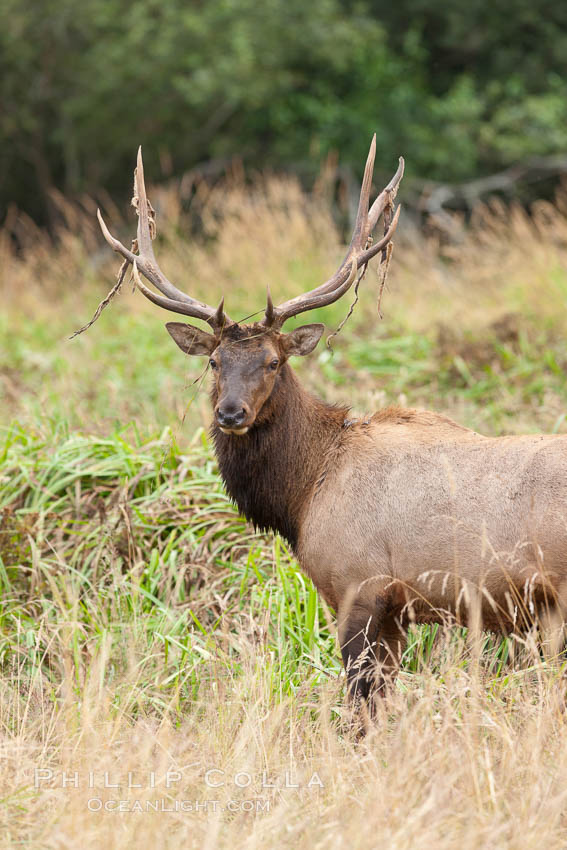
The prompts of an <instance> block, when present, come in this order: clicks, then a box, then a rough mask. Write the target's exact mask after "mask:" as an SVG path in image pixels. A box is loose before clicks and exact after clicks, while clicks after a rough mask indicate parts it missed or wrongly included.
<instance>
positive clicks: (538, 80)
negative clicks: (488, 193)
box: [0, 0, 567, 226]
mask: <svg viewBox="0 0 567 850" xmlns="http://www.w3.org/2000/svg"><path fill="white" fill-rule="evenodd" d="M566 55H567V7H566V6H565V4H563V3H557V2H553V0H474V2H469V3H466V4H463V3H459V2H452V3H447V2H444V0H400V2H398V3H394V4H392V3H384V2H378V0H356V2H353V0H312V2H310V3H304V2H301V0H266V2H263V3H262V4H261V5H260V6H259V5H258V3H256V2H253V0H207V2H206V3H205V2H196V0H193V2H189V3H188V2H186V1H185V0H167V2H157V0H136V2H132V0H84V2H83V3H81V6H80V8H78V7H77V4H76V3H75V2H72V0H40V2H38V3H33V4H24V3H22V2H21V0H4V2H3V3H2V4H1V6H0V103H1V104H2V109H1V110H0V211H1V210H2V209H4V210H6V209H7V207H8V204H12V203H15V204H17V205H18V207H20V208H21V209H24V210H25V211H26V212H28V213H29V214H30V215H31V216H32V217H33V218H34V219H36V220H38V221H42V222H45V221H48V220H49V221H50V222H51V225H52V226H53V224H54V219H56V218H57V207H56V205H55V203H54V200H53V190H58V191H62V192H64V193H65V194H66V195H67V196H70V195H73V196H77V195H79V194H81V193H83V192H85V191H87V192H88V193H89V194H91V195H92V194H93V193H95V192H98V193H100V194H101V195H102V192H103V190H104V191H106V192H109V193H110V194H111V195H112V196H114V197H115V198H117V199H120V200H124V199H125V198H127V196H128V192H129V190H130V179H131V170H132V163H133V157H134V153H135V150H136V148H137V146H138V145H139V144H140V143H142V144H143V145H144V148H145V150H146V164H147V167H148V169H149V173H150V174H153V175H154V176H156V177H158V176H160V175H162V176H164V177H169V176H172V175H175V176H181V175H182V174H183V173H184V172H186V171H187V170H188V169H191V168H192V167H194V166H196V165H199V164H203V163H206V162H207V163H209V166H208V172H209V173H210V172H211V171H212V172H215V171H216V170H219V169H220V170H222V167H223V164H225V163H226V162H227V161H228V162H230V161H231V160H232V159H233V158H234V157H238V158H240V159H241V160H243V161H244V163H245V165H246V166H249V167H254V168H256V167H258V166H260V167H266V166H269V167H276V168H279V169H281V168H282V167H290V168H292V169H293V170H294V171H295V172H299V173H301V174H302V175H303V176H304V177H305V178H308V179H312V178H313V177H314V176H315V175H316V173H317V171H318V168H319V166H320V165H321V163H322V162H323V160H324V158H325V157H326V155H327V154H328V153H329V152H332V151H338V152H339V153H340V161H341V164H342V166H343V167H344V168H346V169H347V171H348V169H351V170H353V169H354V171H355V172H357V173H360V170H361V169H362V166H363V163H364V158H365V155H366V151H367V146H368V140H369V138H370V136H371V134H372V133H373V132H374V131H376V132H377V134H378V153H377V163H378V164H379V167H380V168H384V169H386V170H389V169H390V168H391V167H392V166H395V163H396V161H397V157H398V156H399V155H400V154H403V155H404V156H405V157H406V159H407V163H408V177H407V179H406V186H405V189H404V191H406V193H407V192H409V189H410V186H411V182H410V181H411V178H413V179H414V181H415V180H416V179H417V178H422V179H425V180H440V181H443V182H447V181H449V182H450V181H463V180H471V179H472V178H475V177H476V178H478V177H481V176H483V175H487V174H492V173H493V172H495V171H499V170H500V169H502V168H505V167H507V166H510V165H512V164H514V163H516V162H518V161H519V160H525V159H527V158H531V157H542V156H546V155H552V154H555V155H559V154H562V155H563V156H564V154H565V150H566V148H567V129H566V128H567V79H566V77H565V56H566ZM563 164H564V166H565V163H563ZM533 176H534V175H532V177H533ZM541 176H542V174H538V173H536V174H535V177H536V178H537V177H539V178H540V179H541ZM422 188H423V186H422V184H421V183H420V182H419V181H417V183H414V193H415V192H417V193H418V194H419V193H420V192H421V190H422ZM514 190H515V191H517V190H518V187H517V186H515V187H514ZM544 190H545V191H546V193H547V194H548V196H549V195H550V192H549V186H546V185H545V184H544V186H543V187H542V186H541V184H540V185H536V186H535V187H534V185H533V184H532V185H528V186H524V187H523V188H522V193H523V194H522V197H523V198H524V199H527V200H529V199H533V198H536V197H539V196H540V195H541V193H542V191H544ZM1 218H3V215H2V214H1V212H0V219H1Z"/></svg>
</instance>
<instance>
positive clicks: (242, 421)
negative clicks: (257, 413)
mask: <svg viewBox="0 0 567 850" xmlns="http://www.w3.org/2000/svg"><path fill="white" fill-rule="evenodd" d="M215 416H216V420H217V423H218V426H219V428H220V429H221V431H222V432H223V434H236V435H237V436H239V437H241V436H242V435H243V434H246V433H247V431H248V429H249V427H250V425H251V424H252V423H251V421H250V420H251V419H252V417H251V411H250V409H249V408H248V405H246V404H245V403H244V402H242V401H241V400H240V399H221V401H219V403H218V404H217V406H216V407H215Z"/></svg>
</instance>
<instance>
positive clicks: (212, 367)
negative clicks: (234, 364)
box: [209, 357, 217, 369]
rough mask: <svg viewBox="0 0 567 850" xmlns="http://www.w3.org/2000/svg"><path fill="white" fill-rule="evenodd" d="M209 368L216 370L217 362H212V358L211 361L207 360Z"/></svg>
mask: <svg viewBox="0 0 567 850" xmlns="http://www.w3.org/2000/svg"><path fill="white" fill-rule="evenodd" d="M209 366H210V367H211V369H216V368H217V361H216V360H213V358H212V357H211V359H210V360H209Z"/></svg>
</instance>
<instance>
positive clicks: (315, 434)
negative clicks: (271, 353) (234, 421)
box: [211, 363, 348, 549]
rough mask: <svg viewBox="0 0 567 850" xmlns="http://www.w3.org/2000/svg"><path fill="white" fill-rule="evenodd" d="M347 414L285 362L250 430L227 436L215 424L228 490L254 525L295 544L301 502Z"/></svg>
mask: <svg viewBox="0 0 567 850" xmlns="http://www.w3.org/2000/svg"><path fill="white" fill-rule="evenodd" d="M212 401H213V406H214V404H215V402H216V398H215V395H214V391H213V396H212ZM347 413H348V409H347V408H344V407H343V408H341V407H333V406H331V405H328V404H325V403H324V402H322V401H319V400H318V399H316V398H315V397H314V396H312V395H310V394H309V393H308V392H307V391H306V390H304V389H303V387H302V386H301V384H300V383H299V380H298V378H297V376H296V375H295V373H294V371H293V370H292V369H291V367H290V366H289V364H287V363H286V364H284V365H283V366H282V368H281V370H280V373H279V375H278V379H277V381H276V384H275V386H274V389H273V391H272V394H271V395H270V398H269V399H268V401H267V402H266V403H265V404H264V407H263V408H262V410H261V411H260V414H259V415H258V417H257V419H256V423H255V424H254V426H253V427H252V428H251V429H250V431H249V432H248V433H247V434H245V435H244V436H242V437H237V436H232V435H227V434H223V433H222V431H220V429H219V428H218V427H217V426H216V425H213V428H212V432H211V433H212V437H213V440H214V444H215V450H216V455H217V459H218V463H219V469H220V473H221V476H222V479H223V481H224V483H225V486H226V489H227V492H228V494H229V496H230V497H231V498H232V499H234V501H235V502H236V504H237V506H238V509H239V510H240V512H241V513H242V514H244V516H245V517H246V518H247V519H248V520H250V521H251V522H253V523H254V525H255V527H256V528H259V529H263V530H271V531H276V532H279V533H280V534H281V535H282V537H285V538H286V540H287V541H288V542H289V543H290V545H291V546H292V548H293V549H295V548H296V547H297V541H298V536H299V523H300V517H301V513H302V509H303V506H304V504H305V501H306V499H307V498H309V495H310V493H311V492H312V489H313V486H314V484H315V482H316V481H317V479H318V477H319V476H320V475H321V473H322V471H323V469H324V464H325V459H326V456H327V454H328V452H329V450H330V449H331V447H332V445H333V443H335V442H336V440H337V438H338V436H339V434H340V433H341V430H342V428H343V423H344V420H345V418H346V415H347Z"/></svg>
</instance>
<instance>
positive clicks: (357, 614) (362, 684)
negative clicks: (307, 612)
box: [339, 597, 388, 703]
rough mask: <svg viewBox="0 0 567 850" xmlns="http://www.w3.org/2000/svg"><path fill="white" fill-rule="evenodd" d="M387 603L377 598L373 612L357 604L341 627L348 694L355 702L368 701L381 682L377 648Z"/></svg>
mask: <svg viewBox="0 0 567 850" xmlns="http://www.w3.org/2000/svg"><path fill="white" fill-rule="evenodd" d="M387 607H388V603H387V601H386V600H385V599H383V598H381V597H378V598H377V599H376V604H375V606H374V610H371V609H369V608H368V605H362V604H360V603H358V602H354V603H353V604H352V605H351V606H350V608H349V611H348V613H347V615H346V617H345V618H344V619H343V622H342V623H341V624H340V626H339V636H340V645H341V654H342V657H343V664H344V666H345V670H346V674H347V687H348V694H349V697H350V699H351V700H352V702H354V703H357V702H360V700H361V699H364V700H365V701H367V702H368V701H369V697H370V695H371V693H372V692H373V691H374V690H375V688H376V686H377V685H378V686H380V682H379V680H378V676H377V673H378V670H377V665H378V656H377V653H376V645H377V639H378V634H379V632H380V629H381V626H382V623H383V622H384V619H385V616H386V612H387Z"/></svg>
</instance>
